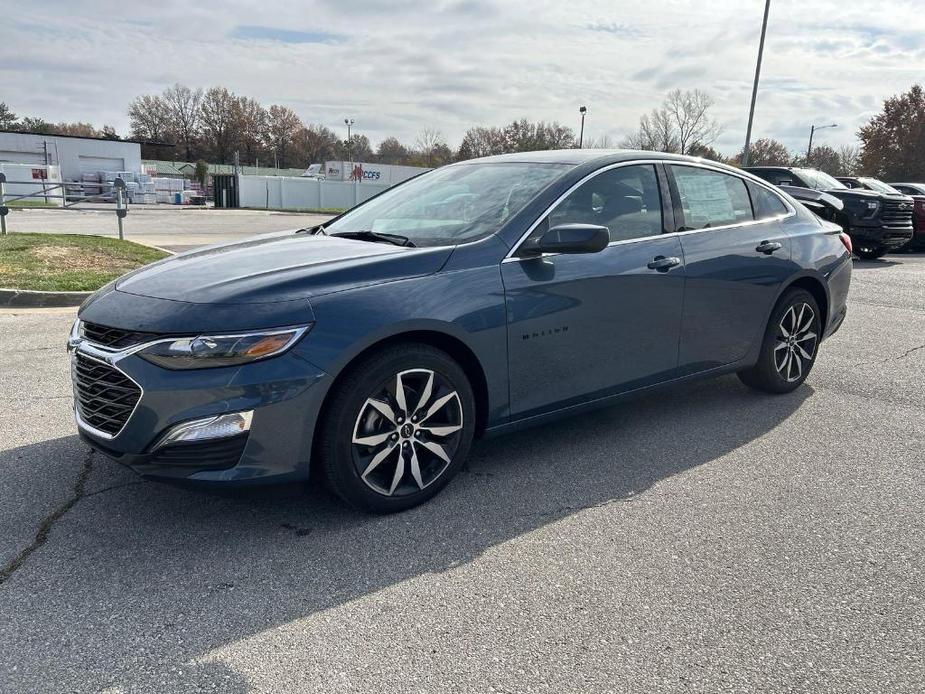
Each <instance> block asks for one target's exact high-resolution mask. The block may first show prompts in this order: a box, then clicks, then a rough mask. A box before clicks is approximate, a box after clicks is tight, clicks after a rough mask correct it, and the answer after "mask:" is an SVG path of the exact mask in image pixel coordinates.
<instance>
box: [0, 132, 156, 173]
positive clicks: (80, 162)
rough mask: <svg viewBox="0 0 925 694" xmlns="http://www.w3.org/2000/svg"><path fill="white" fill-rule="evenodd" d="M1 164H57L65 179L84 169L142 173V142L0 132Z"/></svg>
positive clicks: (85, 170) (82, 171) (87, 170)
mask: <svg viewBox="0 0 925 694" xmlns="http://www.w3.org/2000/svg"><path fill="white" fill-rule="evenodd" d="M0 163H11V164H35V165H45V164H48V165H51V166H57V167H58V168H59V170H60V173H61V179H62V180H64V181H79V180H80V179H81V174H83V173H84V172H89V171H92V172H97V171H132V172H135V173H141V145H140V144H139V143H137V142H124V141H121V140H102V139H96V138H90V137H76V136H72V135H34V134H27V133H16V132H2V131H0Z"/></svg>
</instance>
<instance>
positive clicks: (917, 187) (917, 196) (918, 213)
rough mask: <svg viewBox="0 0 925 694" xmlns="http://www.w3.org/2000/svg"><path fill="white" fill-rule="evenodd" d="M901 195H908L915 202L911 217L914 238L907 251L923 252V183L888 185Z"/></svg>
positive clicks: (924, 209)
mask: <svg viewBox="0 0 925 694" xmlns="http://www.w3.org/2000/svg"><path fill="white" fill-rule="evenodd" d="M888 185H890V186H892V187H893V188H895V189H896V190H898V191H899V192H900V193H902V194H903V195H909V196H911V197H912V199H913V200H914V201H915V211H914V213H913V215H912V229H913V231H914V232H915V236H913V237H912V241H910V242H909V250H911V251H922V250H925V183H889V184H888Z"/></svg>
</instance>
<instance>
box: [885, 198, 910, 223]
mask: <svg viewBox="0 0 925 694" xmlns="http://www.w3.org/2000/svg"><path fill="white" fill-rule="evenodd" d="M880 220H881V221H882V222H883V223H884V225H886V226H890V227H910V228H911V227H912V203H909V202H900V201H899V200H886V201H885V202H884V203H883V209H882V210H881V212H880Z"/></svg>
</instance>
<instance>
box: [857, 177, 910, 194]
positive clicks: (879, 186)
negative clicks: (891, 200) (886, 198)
mask: <svg viewBox="0 0 925 694" xmlns="http://www.w3.org/2000/svg"><path fill="white" fill-rule="evenodd" d="M858 180H859V181H860V182H861V183H863V184H864V185H865V186H867V187H868V188H870V189H871V190H875V191H877V192H878V193H886V194H887V195H902V193H900V192H899V191H898V190H896V189H895V188H894V187H893V186H890V185H887V184H886V183H884V182H883V181H878V180H877V179H876V178H859V179H858Z"/></svg>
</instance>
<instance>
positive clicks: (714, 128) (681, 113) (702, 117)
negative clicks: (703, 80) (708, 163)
mask: <svg viewBox="0 0 925 694" xmlns="http://www.w3.org/2000/svg"><path fill="white" fill-rule="evenodd" d="M713 103H714V102H713V98H712V97H711V96H709V95H708V94H706V93H704V92H702V91H700V90H699V89H693V90H685V91H681V90H680V89H674V90H672V91H670V92H668V96H667V97H665V104H664V108H665V109H666V110H667V111H668V114H669V115H670V116H671V118H672V119H673V120H674V123H675V127H676V129H677V130H676V133H677V137H678V147H679V149H680V152H681V154H687V151H688V149H689V148H690V146H691V145H692V144H694V143H695V142H696V143H698V144H700V145H712V144H713V143H714V142H715V141H716V138H717V137H719V135H720V133H721V132H722V127H720V124H719V123H718V122H717V121H716V120H715V119H713V118H711V117H710V115H709V113H708V112H709V110H710V107H711V106H713Z"/></svg>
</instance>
